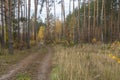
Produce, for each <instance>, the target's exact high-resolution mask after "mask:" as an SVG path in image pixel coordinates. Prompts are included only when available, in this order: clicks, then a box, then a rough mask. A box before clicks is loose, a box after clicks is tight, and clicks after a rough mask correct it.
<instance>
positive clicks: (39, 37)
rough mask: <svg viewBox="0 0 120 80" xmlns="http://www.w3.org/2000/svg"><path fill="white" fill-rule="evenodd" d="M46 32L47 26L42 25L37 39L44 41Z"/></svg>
mask: <svg viewBox="0 0 120 80" xmlns="http://www.w3.org/2000/svg"><path fill="white" fill-rule="evenodd" d="M44 32H45V27H44V26H41V27H40V29H39V32H38V36H37V40H38V41H43V39H44Z"/></svg>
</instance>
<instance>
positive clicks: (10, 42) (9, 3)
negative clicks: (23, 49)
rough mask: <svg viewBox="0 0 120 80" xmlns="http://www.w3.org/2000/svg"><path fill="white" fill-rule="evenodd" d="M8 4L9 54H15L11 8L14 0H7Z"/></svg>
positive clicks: (6, 4) (6, 3)
mask: <svg viewBox="0 0 120 80" xmlns="http://www.w3.org/2000/svg"><path fill="white" fill-rule="evenodd" d="M5 6H6V17H7V24H6V25H7V27H8V50H9V54H13V40H12V31H11V30H12V25H11V10H12V0H9V1H8V0H5Z"/></svg>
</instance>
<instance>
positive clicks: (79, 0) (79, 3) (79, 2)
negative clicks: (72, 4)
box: [77, 0, 81, 42]
mask: <svg viewBox="0 0 120 80" xmlns="http://www.w3.org/2000/svg"><path fill="white" fill-rule="evenodd" d="M80 5H81V0H78V29H77V30H78V36H77V37H78V42H80Z"/></svg>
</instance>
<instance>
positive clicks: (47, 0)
mask: <svg viewBox="0 0 120 80" xmlns="http://www.w3.org/2000/svg"><path fill="white" fill-rule="evenodd" d="M46 12H47V14H46V16H47V24H46V25H47V28H46V39H49V38H50V37H49V36H47V35H49V0H46Z"/></svg>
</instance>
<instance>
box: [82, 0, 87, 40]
mask: <svg viewBox="0 0 120 80" xmlns="http://www.w3.org/2000/svg"><path fill="white" fill-rule="evenodd" d="M82 35H83V39H84V40H85V38H86V0H84V22H83V33H82Z"/></svg>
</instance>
